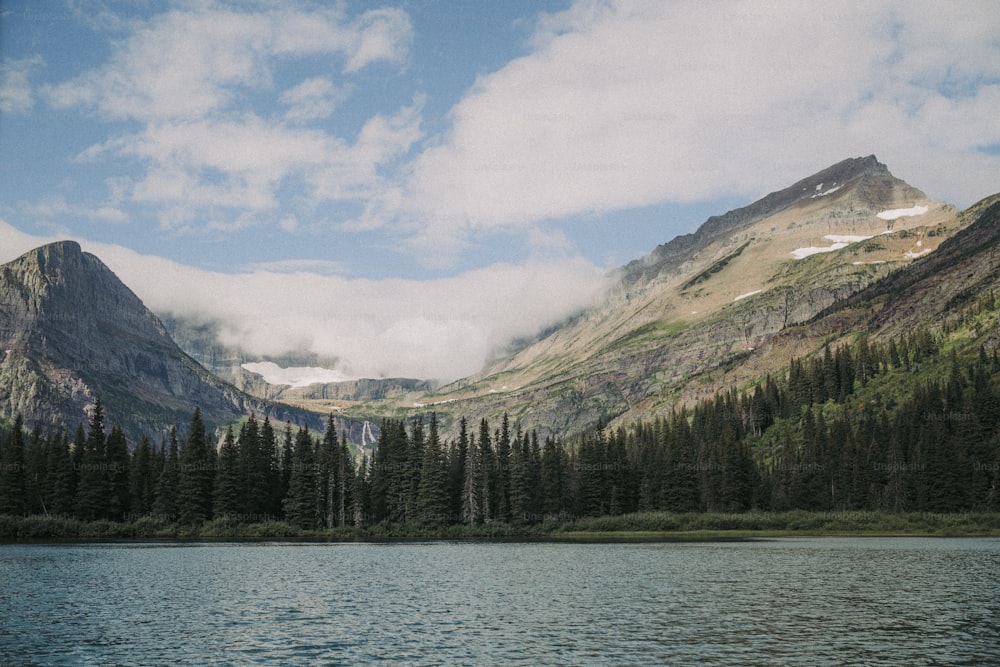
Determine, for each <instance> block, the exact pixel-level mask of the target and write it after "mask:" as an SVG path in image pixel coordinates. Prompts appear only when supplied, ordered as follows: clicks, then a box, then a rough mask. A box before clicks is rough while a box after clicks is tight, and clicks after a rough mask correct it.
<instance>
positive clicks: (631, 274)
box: [624, 155, 927, 283]
mask: <svg viewBox="0 0 1000 667" xmlns="http://www.w3.org/2000/svg"><path fill="white" fill-rule="evenodd" d="M829 195H836V196H835V197H830V198H829V200H828V201H830V202H831V203H832V202H834V201H842V200H843V198H844V197H845V196H850V197H852V198H853V199H852V203H851V206H852V207H853V208H856V209H859V210H860V209H866V208H867V209H870V210H871V211H872V213H873V214H874V213H875V212H877V211H879V210H884V209H891V208H894V207H895V204H896V203H897V202H899V201H900V200H907V201H910V202H912V201H919V200H925V199H927V195H925V194H924V193H923V192H921V191H920V190H918V189H917V188H914V187H912V186H910V185H909V184H907V183H905V182H904V181H902V180H900V179H898V178H896V177H895V176H893V175H892V174H891V173H890V172H889V168H888V167H887V166H886V165H885V164H883V163H881V162H879V161H878V158H877V157H875V155H868V156H866V157H855V158H847V159H845V160H841V161H840V162H837V163H836V164H834V165H831V166H829V167H827V168H825V169H823V170H821V171H818V172H816V173H815V174H813V175H811V176H807V177H806V178H803V179H801V180H799V181H796V182H795V183H793V184H792V185H790V186H788V187H787V188H784V189H782V190H777V191H775V192H772V193H770V194H768V195H766V196H764V197H762V198H761V199H758V200H757V201H755V202H753V203H752V204H749V205H747V206H744V207H742V208H737V209H733V210H731V211H729V212H728V213H724V214H723V215H713V216H712V217H710V218H708V219H707V220H706V221H705V222H704V223H703V224H702V225H701V226H700V227H699V228H698V229H697V230H695V231H694V232H693V233H691V234H681V235H679V236H677V237H676V238H674V239H673V240H671V241H670V242H668V243H665V244H663V245H660V246H658V247H657V248H656V249H655V250H654V251H653V252H652V253H650V254H649V255H647V256H646V257H643V258H642V259H638V260H635V261H633V262H631V263H630V264H628V265H627V266H626V267H625V272H624V279H625V281H626V282H628V283H631V282H634V281H636V280H639V279H641V278H643V277H649V276H654V275H656V274H658V273H659V272H660V271H661V270H662V269H663V268H664V267H665V266H668V265H669V266H674V265H677V266H679V265H681V264H682V263H683V262H684V261H686V260H687V259H689V258H690V257H691V256H692V254H693V253H696V252H698V250H699V249H700V248H704V247H705V246H706V245H708V244H710V243H712V242H713V241H715V240H718V239H720V238H722V237H724V236H726V235H728V234H731V233H733V232H736V231H738V230H740V229H742V228H744V227H748V226H750V225H752V224H754V223H755V222H758V221H760V220H763V219H764V218H766V217H768V216H771V215H774V214H776V213H779V212H781V211H784V210H786V209H790V208H792V207H793V206H797V205H800V204H802V203H808V202H815V201H816V199H817V198H823V199H826V198H827V197H828V196H829Z"/></svg>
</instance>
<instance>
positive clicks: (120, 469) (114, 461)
mask: <svg viewBox="0 0 1000 667" xmlns="http://www.w3.org/2000/svg"><path fill="white" fill-rule="evenodd" d="M105 449H106V459H107V466H106V468H107V477H108V491H109V495H108V501H107V507H108V509H107V516H108V518H109V519H111V520H112V521H122V520H124V519H125V517H126V516H127V515H128V513H129V510H130V502H131V498H130V496H131V493H130V491H131V488H130V481H129V453H128V443H127V442H126V440H125V433H124V432H123V431H122V430H121V428H119V427H118V426H115V427H114V428H112V429H111V434H110V435H109V436H108V440H107V444H106V447H105Z"/></svg>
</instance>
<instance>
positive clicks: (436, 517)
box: [417, 413, 451, 525]
mask: <svg viewBox="0 0 1000 667" xmlns="http://www.w3.org/2000/svg"><path fill="white" fill-rule="evenodd" d="M449 505H450V502H449V496H448V461H447V460H446V458H445V453H444V448H443V446H442V444H441V438H440V436H439V434H438V424H437V413H431V423H430V432H429V434H428V436H427V441H426V442H425V443H424V448H423V460H422V461H421V465H420V487H419V489H418V495H417V512H418V520H419V522H420V523H422V524H424V525H440V524H444V523H451V517H450V515H449V511H448V510H449Z"/></svg>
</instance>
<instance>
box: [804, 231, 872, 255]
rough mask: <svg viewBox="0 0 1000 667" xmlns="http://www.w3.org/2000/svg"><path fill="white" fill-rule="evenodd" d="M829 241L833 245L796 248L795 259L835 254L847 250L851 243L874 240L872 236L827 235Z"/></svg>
mask: <svg viewBox="0 0 1000 667" xmlns="http://www.w3.org/2000/svg"><path fill="white" fill-rule="evenodd" d="M823 238H825V239H826V240H827V241H832V242H833V245H829V246H823V247H817V246H809V247H808V248H796V249H795V250H793V251H792V255H793V256H794V257H795V259H805V258H806V257H809V256H810V255H816V254H818V253H821V252H833V251H834V250H840V249H841V248H846V247H847V246H848V245H850V244H851V243H857V242H858V241H867V240H868V239H870V238H872V237H871V236H857V235H850V234H827V235H826V236H824V237H823Z"/></svg>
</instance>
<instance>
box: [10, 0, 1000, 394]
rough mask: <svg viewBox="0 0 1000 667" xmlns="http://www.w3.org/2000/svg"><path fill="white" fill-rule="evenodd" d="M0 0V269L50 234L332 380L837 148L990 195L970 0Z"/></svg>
mask: <svg viewBox="0 0 1000 667" xmlns="http://www.w3.org/2000/svg"><path fill="white" fill-rule="evenodd" d="M872 5H874V6H872ZM0 8H2V9H0V11H2V16H0V21H2V23H0V57H2V79H0V251H2V252H0V254H2V256H0V260H3V261H6V260H8V259H11V258H12V257H13V256H16V254H18V253H19V252H22V251H23V250H25V249H28V248H30V247H32V246H33V245H37V244H39V243H42V242H45V241H48V240H52V239H55V238H75V239H77V240H80V241H81V242H82V243H84V245H85V247H87V248H88V249H89V250H91V251H93V252H95V253H97V254H98V255H99V256H101V257H102V259H104V260H105V261H106V262H107V263H108V264H109V265H111V267H112V268H113V269H114V270H115V271H116V272H118V274H119V275H120V276H121V277H122V278H123V279H124V280H125V281H126V283H128V284H129V285H130V286H131V287H132V288H133V289H134V290H135V291H136V292H137V293H138V294H139V295H140V296H141V297H142V298H143V299H144V300H145V301H146V302H147V304H148V305H150V307H152V308H153V309H154V310H156V311H158V312H167V311H173V312H179V313H182V314H187V315H189V316H194V317H199V318H202V319H218V320H219V321H220V322H221V323H222V324H223V332H224V335H225V336H226V339H227V341H228V342H233V343H239V344H241V345H243V346H244V347H246V348H247V349H249V350H251V351H255V352H257V353H260V354H275V353H278V352H281V351H286V350H289V349H294V348H301V347H307V348H310V349H311V350H313V351H316V352H320V353H321V354H324V355H327V356H331V357H336V358H337V359H339V360H340V361H339V365H340V367H341V370H343V371H344V372H345V373H348V374H353V375H419V376H421V377H438V378H443V379H450V378H452V377H458V376H460V375H463V374H466V373H468V372H472V371H474V370H475V369H477V368H478V367H479V366H480V365H481V364H482V362H483V360H484V359H486V358H487V356H488V355H489V354H490V352H491V351H492V350H493V349H494V348H495V347H497V346H499V345H502V344H504V342H506V341H507V340H509V339H510V338H511V337H516V336H525V335H531V334H532V333H533V332H534V331H536V330H538V329H539V328H541V327H544V326H546V325H549V324H551V323H552V322H553V321H556V320H558V319H559V318H562V317H565V316H566V315H568V314H569V313H571V312H572V311H573V310H574V309H578V308H580V307H582V306H585V305H586V304H587V303H590V302H591V301H592V300H593V299H594V298H595V297H596V295H598V294H599V293H600V291H601V289H602V287H603V285H604V282H603V281H604V278H603V276H604V273H605V271H606V270H607V269H608V268H611V267H614V266H618V265H621V264H624V263H625V262H627V261H629V260H631V259H634V258H636V257H638V256H641V255H642V254H644V253H646V252H648V251H650V250H651V249H652V248H653V247H655V246H656V245H657V244H659V243H663V242H666V241H668V240H670V239H671V238H673V237H674V236H676V235H677V234H679V233H684V232H690V231H693V230H694V228H696V227H697V225H698V224H700V223H701V222H702V221H704V219H705V218H706V217H708V216H709V215H713V214H720V213H724V212H725V211H726V210H728V209H730V208H733V207H735V206H739V205H742V204H746V203H749V202H751V201H753V200H755V199H757V198H759V197H760V196H762V195H763V194H766V193H767V192H770V191H773V190H777V189H780V188H782V187H785V186H787V185H789V184H790V183H792V182H794V181H795V180H798V179H799V178H802V177H804V176H807V175H809V174H811V173H813V172H815V171H818V170H819V169H822V168H824V167H826V166H828V165H830V164H832V163H834V162H837V161H839V160H841V159H843V158H846V157H856V156H861V155H868V154H871V153H875V154H876V155H877V156H878V157H879V159H880V160H882V161H883V162H885V163H886V164H888V165H889V167H890V169H891V170H892V171H893V173H894V174H896V175H897V176H899V177H901V178H903V179H905V180H907V181H908V182H910V183H911V184H912V185H915V186H917V187H919V188H921V189H923V190H924V191H925V192H927V194H928V195H929V196H930V197H931V198H934V199H941V200H946V201H949V202H951V203H954V204H957V205H959V206H966V205H968V204H970V203H973V202H974V201H976V200H977V199H979V198H981V197H983V196H986V195H988V194H991V193H992V192H994V191H996V190H998V189H1000V151H998V149H997V147H998V146H1000V123H997V122H996V109H997V108H1000V12H997V11H996V9H995V4H994V3H992V2H969V1H967V2H954V3H939V2H904V3H866V2H858V3H851V2H846V3H837V4H836V6H820V5H818V4H817V3H801V2H787V3H781V2H776V3H767V4H765V3H760V2H717V3H701V2H663V1H661V0H634V1H626V0H621V1H620V2H611V1H597V0H579V1H577V2H571V1H570V0H562V1H558V2H556V1H550V2H537V1H533V2H528V1H520V0H518V1H513V0H511V1H505V2H474V1H472V0H468V1H455V2H444V1H434V0H401V1H400V2H386V3H385V4H375V3H361V2H342V3H320V2H301V3H293V2H286V3H270V2H253V1H244V2H231V3H223V2H213V1H210V0H200V1H195V0H192V1H191V2H173V3H169V2H155V1H148V2H121V3H116V2H105V1H103V0H72V1H68V2H57V1H52V2H44V3H42V2H34V1H17V0H4V1H3V2H2V4H0ZM152 267H156V270H155V271H153V270H151V269H152Z"/></svg>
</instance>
